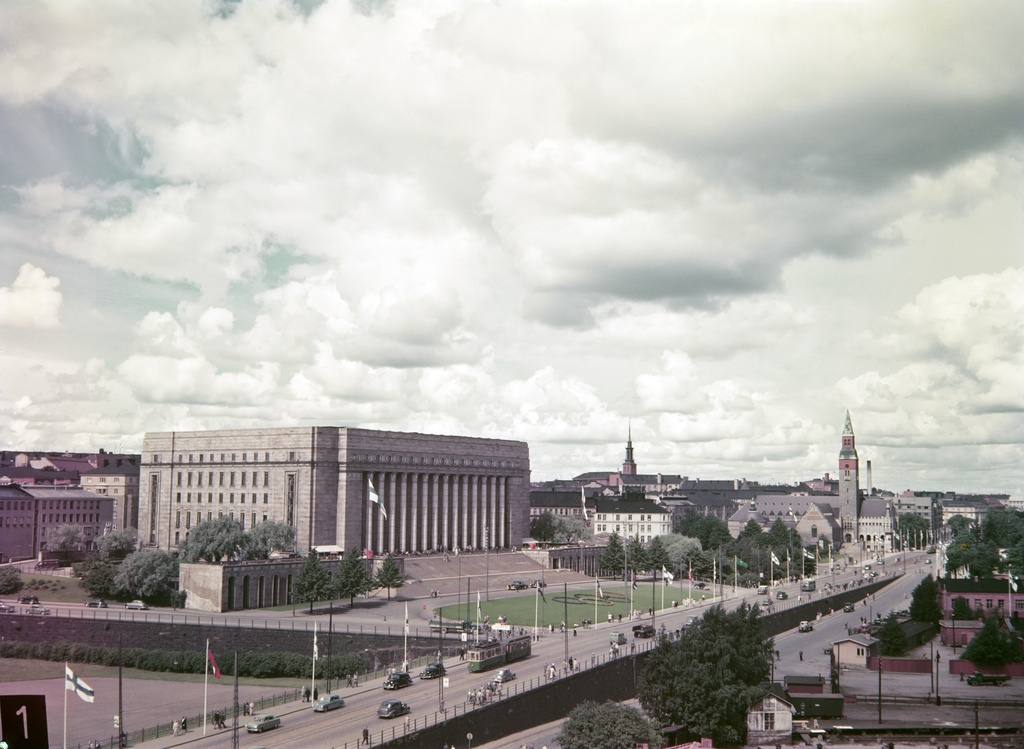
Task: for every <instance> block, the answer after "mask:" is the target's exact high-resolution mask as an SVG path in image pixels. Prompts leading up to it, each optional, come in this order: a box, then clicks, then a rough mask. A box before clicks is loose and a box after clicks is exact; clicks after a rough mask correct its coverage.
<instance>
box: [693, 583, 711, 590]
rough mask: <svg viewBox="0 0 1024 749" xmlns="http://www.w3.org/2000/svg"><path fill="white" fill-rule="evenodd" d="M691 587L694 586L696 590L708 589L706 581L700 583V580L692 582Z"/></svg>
mask: <svg viewBox="0 0 1024 749" xmlns="http://www.w3.org/2000/svg"><path fill="white" fill-rule="evenodd" d="M693 587H694V588H696V589H697V590H707V589H708V584H707V583H702V582H699V581H698V582H695V583H694V584H693Z"/></svg>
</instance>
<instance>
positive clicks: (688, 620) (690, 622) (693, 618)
mask: <svg viewBox="0 0 1024 749" xmlns="http://www.w3.org/2000/svg"><path fill="white" fill-rule="evenodd" d="M699 621H700V617H699V616H694V615H691V616H688V617H686V626H687V627H690V626H693V625H694V624H696V623H697V622H699Z"/></svg>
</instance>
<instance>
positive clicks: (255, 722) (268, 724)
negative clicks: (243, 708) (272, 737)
mask: <svg viewBox="0 0 1024 749" xmlns="http://www.w3.org/2000/svg"><path fill="white" fill-rule="evenodd" d="M280 727H281V719H280V718H275V717H274V716H273V715H255V716H253V719H252V720H250V721H249V722H248V723H246V724H245V730H246V731H248V732H249V733H263V732H264V731H269V730H270V729H271V728H280Z"/></svg>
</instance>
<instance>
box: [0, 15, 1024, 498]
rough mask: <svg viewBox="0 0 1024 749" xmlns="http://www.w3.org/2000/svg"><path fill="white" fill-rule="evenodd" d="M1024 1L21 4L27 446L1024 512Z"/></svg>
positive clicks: (8, 168) (20, 236) (7, 361)
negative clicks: (436, 438)
mask: <svg viewBox="0 0 1024 749" xmlns="http://www.w3.org/2000/svg"><path fill="white" fill-rule="evenodd" d="M1022 30H1024V5H1022V4H1021V3H1020V2H1018V0H1007V1H1005V2H1000V1H999V0H992V1H986V2H983V3H978V2H967V1H965V2H934V1H933V0H927V1H922V2H888V1H886V2H882V1H881V0H879V1H878V2H870V1H869V2H852V1H851V2H825V0H821V1H819V2H810V1H805V2H795V1H794V2H770V1H766V0H757V1H756V2H717V1H715V2H710V1H709V2H697V1H694V2H689V1H686V0H683V1H679V0H664V1H663V2H630V3H624V2H621V0H585V1H584V0H580V1H579V2H573V1H571V0H570V1H559V2H556V1H554V0H548V1H545V2H530V1H529V0H527V1H525V2H504V1H501V0H493V1H490V2H487V1H485V0H479V1H476V0H439V1H438V2H431V1H429V0H416V1H415V2H411V1H406V0H393V1H391V2H374V1H373V0H327V1H326V2H322V3H317V2H312V1H307V2H298V1H297V0H296V1H295V2H288V1H287V0H241V1H240V2H228V1H227V0H223V1H222V2H217V1H216V0H202V1H200V0H174V1H173V2H137V0H88V2H85V1H77V0H51V1H48V2H46V1H42V0H13V1H12V2H5V3H3V4H2V5H0V70H2V71H3V74H2V75H0V144H2V145H0V253H2V258H3V263H2V264H0V368H2V371H3V376H2V377H0V419H2V421H3V423H4V424H5V425H6V427H5V428H4V429H3V430H2V442H3V447H6V448H16V449H69V450H95V449H97V448H99V447H105V448H107V449H108V450H114V449H124V450H138V449H139V448H140V446H141V442H142V435H143V434H144V433H145V432H146V431H152V430H170V429H181V430H185V429H206V428H239V427H254V426H262V425H266V426H284V425H293V424H306V425H308V424H324V425H352V426H364V427H371V428H383V429H394V430H400V431H421V432H432V433H441V434H466V435H474V436H485V437H501V438H511V439H519V440H525V441H527V442H529V444H530V451H531V461H532V465H533V476H534V478H535V479H550V478H558V477H562V478H568V477H571V476H573V475H575V474H577V473H580V472H583V471H589V470H602V469H614V468H615V466H617V465H619V464H621V462H622V458H623V447H624V443H625V440H626V435H627V430H628V429H629V428H630V425H631V427H632V433H633V440H634V445H635V448H636V459H637V462H638V464H639V467H640V470H641V471H642V472H656V471H661V472H666V473H681V474H683V475H687V476H690V477H691V478H695V477H700V478H734V477H746V478H749V479H755V480H760V481H777V482H795V481H798V480H801V479H807V478H813V477H817V476H821V475H823V474H824V473H826V472H832V473H833V474H834V473H835V471H836V466H837V454H838V449H839V436H840V432H841V430H842V426H843V419H844V415H845V412H846V410H847V409H849V410H850V412H851V414H852V417H853V423H854V427H855V429H856V432H857V440H858V447H859V449H860V455H861V458H862V460H863V459H871V460H872V461H873V464H874V478H875V482H874V483H875V484H876V485H877V486H880V487H883V488H887V489H891V490H894V491H902V490H904V489H933V490H937V489H942V490H959V491H977V492H1011V493H1018V494H1019V493H1021V492H1022V490H1024V354H1022V351H1024V346H1022V339H1024V332H1022V328H1024V211H1022V207H1021V197H1022V193H1024V191H1022V188H1024V175H1022V171H1024V161H1022V156H1024V146H1022V142H1024V137H1022V136H1024V54H1022V50H1024V31H1022Z"/></svg>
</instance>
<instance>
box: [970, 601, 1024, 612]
mask: <svg viewBox="0 0 1024 749" xmlns="http://www.w3.org/2000/svg"><path fill="white" fill-rule="evenodd" d="M1004 606H1006V600H1005V599H1003V598H996V599H992V598H986V599H985V608H986V609H992V608H996V609H1001V608H1003V607H1004ZM980 608H981V599H980V598H975V599H974V610H975V611H977V610H978V609H980ZM1013 608H1014V609H1016V610H1017V611H1024V598H1018V599H1017V600H1016V601H1014V602H1013Z"/></svg>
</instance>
